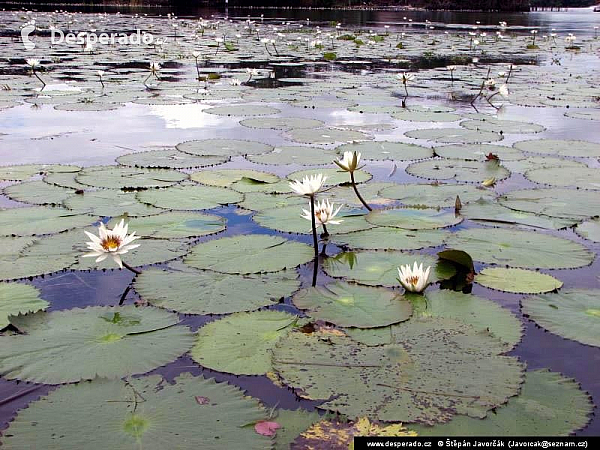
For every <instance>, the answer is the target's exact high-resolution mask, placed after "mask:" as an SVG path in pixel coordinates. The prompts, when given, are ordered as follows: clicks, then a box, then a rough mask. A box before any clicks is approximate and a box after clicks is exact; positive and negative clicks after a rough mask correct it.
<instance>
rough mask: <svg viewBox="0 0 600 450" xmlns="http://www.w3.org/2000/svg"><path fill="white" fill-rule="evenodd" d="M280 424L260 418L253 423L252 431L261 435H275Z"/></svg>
mask: <svg viewBox="0 0 600 450" xmlns="http://www.w3.org/2000/svg"><path fill="white" fill-rule="evenodd" d="M279 428H281V425H280V424H278V423H277V422H273V421H266V420H261V421H259V422H256V423H255V424H254V431H256V432H257V433H258V434H261V435H263V436H275V433H277V430H278V429H279Z"/></svg>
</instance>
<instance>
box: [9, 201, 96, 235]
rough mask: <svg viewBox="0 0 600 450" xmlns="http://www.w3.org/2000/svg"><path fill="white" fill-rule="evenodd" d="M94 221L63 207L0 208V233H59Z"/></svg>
mask: <svg viewBox="0 0 600 450" xmlns="http://www.w3.org/2000/svg"><path fill="white" fill-rule="evenodd" d="M92 222H94V219H93V218H91V217H90V216H87V215H82V214H77V213H74V212H73V211H69V210H68V209H64V208H50V207H47V206H32V207H30V208H10V209H5V210H0V235H3V236H31V235H41V234H50V233H59V232H61V231H66V230H70V229H71V228H79V227H84V226H86V225H89V224H91V223H92Z"/></svg>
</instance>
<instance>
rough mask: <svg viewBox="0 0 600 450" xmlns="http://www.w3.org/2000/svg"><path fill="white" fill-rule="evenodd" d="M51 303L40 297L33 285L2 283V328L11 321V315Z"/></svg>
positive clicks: (0, 322)
mask: <svg viewBox="0 0 600 450" xmlns="http://www.w3.org/2000/svg"><path fill="white" fill-rule="evenodd" d="M0 264H1V263H0ZM49 305H50V304H49V303H48V302H47V301H46V300H43V299H41V298H40V291H39V290H38V289H36V288H35V287H33V286H30V285H28V284H19V283H0V330H1V329H2V328H4V327H6V326H7V325H8V324H9V323H10V316H16V315H19V314H26V313H29V312H36V311H40V310H42V309H46V308H47V307H48V306H49Z"/></svg>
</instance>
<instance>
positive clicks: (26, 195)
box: [4, 180, 75, 205]
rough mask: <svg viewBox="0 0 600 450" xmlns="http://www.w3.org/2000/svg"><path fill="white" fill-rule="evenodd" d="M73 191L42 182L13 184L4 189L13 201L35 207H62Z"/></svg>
mask: <svg viewBox="0 0 600 450" xmlns="http://www.w3.org/2000/svg"><path fill="white" fill-rule="evenodd" d="M74 193H75V191H74V190H72V189H67V188H63V187H60V186H55V185H53V184H48V183H45V182H43V181H41V180H36V181H28V182H26V183H19V184H13V185H11V186H7V187H5V188H4V195H6V196H7V197H10V198H11V199H13V200H16V201H19V202H24V203H31V204H34V205H60V204H62V202H63V200H65V199H66V198H67V197H69V196H70V195H72V194H74Z"/></svg>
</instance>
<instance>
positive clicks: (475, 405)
mask: <svg viewBox="0 0 600 450" xmlns="http://www.w3.org/2000/svg"><path fill="white" fill-rule="evenodd" d="M395 342H396V343H395V344H389V345H383V346H378V347H369V346H366V345H363V344H359V343H357V342H356V341H353V340H352V339H350V338H349V337H347V336H344V335H342V336H340V335H338V334H337V333H331V332H327V331H322V332H315V333H310V334H305V333H301V332H292V333H289V334H288V335H287V336H285V337H283V338H281V340H280V341H279V342H278V343H277V345H276V347H275V349H274V350H273V366H274V368H275V371H276V372H277V373H278V374H279V376H280V377H281V379H282V381H283V383H284V384H286V385H288V386H290V387H293V388H295V389H297V391H296V392H298V394H299V395H300V396H302V397H304V398H309V399H314V400H323V401H324V403H321V404H319V406H318V407H319V408H320V409H324V410H332V411H337V412H340V413H341V414H344V415H347V416H348V417H349V418H351V419H355V418H357V417H361V416H368V417H371V418H373V419H377V420H382V421H391V422H400V421H401V422H403V423H407V422H418V423H426V424H434V423H439V422H446V421H448V420H450V419H451V418H452V416H454V415H455V414H467V415H469V416H472V417H480V418H481V417H485V415H486V414H487V412H488V411H489V410H490V409H492V408H495V407H497V406H499V405H501V404H503V403H505V402H506V400H507V399H508V398H509V397H511V396H514V395H517V393H518V391H519V387H520V383H521V377H522V365H521V363H519V361H518V360H517V359H516V358H513V357H507V356H499V354H500V353H502V351H503V346H502V345H501V343H500V342H499V341H498V340H497V339H495V338H493V337H492V336H490V335H489V334H486V333H482V332H481V331H479V330H476V329H475V328H473V327H471V326H469V325H466V324H464V323H461V322H458V321H454V320H452V319H439V318H426V319H425V318H422V319H411V320H409V321H407V322H404V323H403V324H402V326H400V327H397V328H396V332H395ZM340 380H341V381H340Z"/></svg>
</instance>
